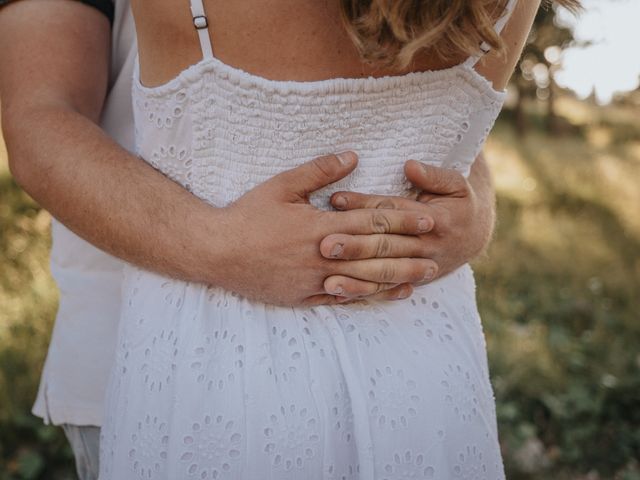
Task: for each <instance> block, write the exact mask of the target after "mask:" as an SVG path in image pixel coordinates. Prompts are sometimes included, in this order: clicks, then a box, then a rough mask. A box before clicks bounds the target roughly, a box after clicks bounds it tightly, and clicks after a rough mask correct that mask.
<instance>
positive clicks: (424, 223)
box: [325, 205, 434, 235]
mask: <svg viewBox="0 0 640 480" xmlns="http://www.w3.org/2000/svg"><path fill="white" fill-rule="evenodd" d="M430 211H431V207H430V206H428V205H424V208H423V209H422V211H420V212H418V211H410V210H379V209H374V210H371V209H358V210H350V211H348V212H327V216H326V217H325V218H326V219H327V221H329V222H331V224H330V225H331V230H330V231H332V232H335V231H338V232H342V233H347V234H350V235H368V234H372V233H379V234H382V233H396V234H400V235H421V234H424V233H427V232H430V231H431V229H432V228H433V225H434V220H433V216H432V215H431V214H430Z"/></svg>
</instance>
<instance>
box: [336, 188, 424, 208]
mask: <svg viewBox="0 0 640 480" xmlns="http://www.w3.org/2000/svg"><path fill="white" fill-rule="evenodd" d="M331 205H332V206H333V207H334V208H336V209H338V210H354V209H356V208H379V209H391V210H420V208H421V207H422V206H423V205H422V204H421V203H420V202H417V201H415V200H412V199H410V198H403V197H391V196H386V195H367V194H365V193H358V192H336V193H334V194H333V195H332V196H331Z"/></svg>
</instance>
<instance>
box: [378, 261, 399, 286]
mask: <svg viewBox="0 0 640 480" xmlns="http://www.w3.org/2000/svg"><path fill="white" fill-rule="evenodd" d="M395 276H396V268H395V267H394V265H393V264H392V263H391V262H385V263H384V264H383V265H382V268H381V269H380V281H381V282H382V283H392V281H393V279H394V278H395Z"/></svg>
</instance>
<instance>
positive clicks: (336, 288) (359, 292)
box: [324, 275, 398, 298]
mask: <svg viewBox="0 0 640 480" xmlns="http://www.w3.org/2000/svg"><path fill="white" fill-rule="evenodd" d="M397 286H398V285H396V284H395V283H374V282H365V281H364V280H358V279H356V278H351V277H346V276H344V275H331V276H330V277H327V278H326V279H325V280H324V290H325V292H326V293H328V294H329V295H337V296H341V297H347V298H355V297H364V296H370V295H375V294H377V293H380V292H383V291H385V290H390V289H392V288H395V287H397Z"/></svg>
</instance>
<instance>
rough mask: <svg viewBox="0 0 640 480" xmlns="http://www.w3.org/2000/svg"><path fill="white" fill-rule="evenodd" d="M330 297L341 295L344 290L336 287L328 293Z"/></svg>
mask: <svg viewBox="0 0 640 480" xmlns="http://www.w3.org/2000/svg"><path fill="white" fill-rule="evenodd" d="M329 293H330V294H331V295H342V294H343V293H344V288H342V287H341V286H340V285H338V286H337V287H336V288H334V289H333V290H332V291H330V292H329Z"/></svg>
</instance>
